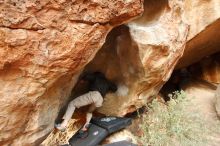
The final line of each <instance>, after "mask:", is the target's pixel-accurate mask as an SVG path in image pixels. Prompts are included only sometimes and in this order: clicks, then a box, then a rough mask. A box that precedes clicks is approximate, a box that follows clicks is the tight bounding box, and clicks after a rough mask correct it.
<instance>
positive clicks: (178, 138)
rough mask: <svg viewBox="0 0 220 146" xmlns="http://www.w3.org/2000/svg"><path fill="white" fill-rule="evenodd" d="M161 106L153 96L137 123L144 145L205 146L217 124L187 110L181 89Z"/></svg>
mask: <svg viewBox="0 0 220 146" xmlns="http://www.w3.org/2000/svg"><path fill="white" fill-rule="evenodd" d="M170 97H171V100H170V101H169V102H168V103H167V105H164V104H163V103H161V102H159V101H157V100H156V99H155V100H154V101H153V102H152V103H151V104H150V105H149V111H148V113H147V114H145V115H144V116H143V121H142V124H141V125H140V127H141V129H142V131H143V136H142V137H141V138H140V139H139V140H140V141H141V143H142V144H143V145H144V146H208V145H209V144H208V143H209V141H210V139H209V138H208V137H209V135H210V134H212V133H213V131H217V129H219V127H218V126H219V125H212V126H211V127H210V124H206V123H205V120H204V119H203V118H202V117H201V116H200V115H199V114H198V113H197V112H195V113H192V112H191V113H189V112H187V110H184V109H185V108H187V107H189V103H190V102H189V101H188V100H187V99H186V94H185V93H184V92H183V91H180V92H174V93H173V94H172V95H170Z"/></svg>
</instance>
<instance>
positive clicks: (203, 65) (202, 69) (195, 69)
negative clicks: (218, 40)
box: [160, 52, 220, 101]
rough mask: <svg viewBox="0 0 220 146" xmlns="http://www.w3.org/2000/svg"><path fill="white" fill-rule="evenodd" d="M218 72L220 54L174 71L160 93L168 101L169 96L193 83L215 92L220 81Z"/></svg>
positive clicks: (206, 57)
mask: <svg viewBox="0 0 220 146" xmlns="http://www.w3.org/2000/svg"><path fill="white" fill-rule="evenodd" d="M219 70H220V53H219V52H217V53H215V54H212V55H208V56H205V57H203V58H202V59H201V60H199V61H198V62H196V63H194V64H191V65H189V66H187V67H184V68H180V69H179V68H178V69H176V70H174V71H173V73H172V75H171V77H170V79H169V80H168V81H167V82H166V83H165V84H164V86H163V87H162V89H161V90H160V93H161V95H162V97H163V98H164V100H165V101H169V99H170V98H169V96H168V95H169V94H171V93H173V92H175V91H180V90H185V89H186V87H187V86H189V85H190V84H192V83H193V82H194V83H195V82H197V83H198V82H199V83H201V84H200V85H201V86H204V87H205V86H206V87H207V88H210V89H213V90H216V86H217V85H218V84H219V81H220V75H219Z"/></svg>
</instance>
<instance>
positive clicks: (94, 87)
mask: <svg viewBox="0 0 220 146" xmlns="http://www.w3.org/2000/svg"><path fill="white" fill-rule="evenodd" d="M82 79H83V80H86V81H88V82H89V87H88V88H89V91H99V92H100V93H101V95H102V96H103V97H104V96H105V95H106V93H108V92H109V91H112V92H115V91H116V90H117V86H116V85H115V84H114V83H112V82H111V81H109V80H107V79H106V78H105V76H104V74H102V73H101V72H94V73H90V74H86V75H84V76H83V77H82Z"/></svg>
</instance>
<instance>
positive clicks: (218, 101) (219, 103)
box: [215, 84, 220, 117]
mask: <svg viewBox="0 0 220 146" xmlns="http://www.w3.org/2000/svg"><path fill="white" fill-rule="evenodd" d="M215 97H216V102H215V103H216V104H215V108H216V111H217V114H218V116H219V117H220V84H218V87H217V90H216V93H215Z"/></svg>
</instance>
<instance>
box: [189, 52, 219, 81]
mask: <svg viewBox="0 0 220 146" xmlns="http://www.w3.org/2000/svg"><path fill="white" fill-rule="evenodd" d="M188 68H189V70H190V71H191V74H192V75H193V76H194V77H196V78H200V79H202V80H205V81H207V82H209V83H213V84H220V54H219V53H217V54H214V55H211V56H207V57H205V58H203V59H202V60H200V61H199V62H197V63H195V64H193V65H191V66H189V67H188Z"/></svg>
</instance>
